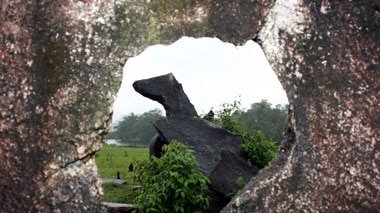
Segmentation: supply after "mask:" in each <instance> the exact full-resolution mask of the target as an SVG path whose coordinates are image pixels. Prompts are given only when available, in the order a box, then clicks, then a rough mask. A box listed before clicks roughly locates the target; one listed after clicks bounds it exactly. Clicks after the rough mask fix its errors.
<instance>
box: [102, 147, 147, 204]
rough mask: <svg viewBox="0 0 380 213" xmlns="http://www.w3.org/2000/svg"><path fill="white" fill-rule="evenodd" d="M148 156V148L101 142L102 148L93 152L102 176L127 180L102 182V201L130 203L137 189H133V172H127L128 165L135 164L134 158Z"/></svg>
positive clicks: (141, 158)
mask: <svg viewBox="0 0 380 213" xmlns="http://www.w3.org/2000/svg"><path fill="white" fill-rule="evenodd" d="M148 157H149V149H148V148H137V147H136V148H135V147H123V146H116V145H107V144H103V148H102V149H101V150H100V151H99V152H97V153H96V154H95V161H96V165H97V167H98V171H99V173H100V176H101V177H102V178H116V177H117V172H120V178H121V179H125V180H127V184H123V185H120V184H114V183H104V184H103V190H104V201H106V202H115V203H132V202H133V199H134V197H135V196H136V193H137V191H136V190H133V188H132V187H133V185H135V183H134V182H133V175H134V173H133V172H129V170H128V167H129V165H130V164H131V163H132V164H134V165H135V164H136V162H135V161H136V160H143V159H147V158H148Z"/></svg>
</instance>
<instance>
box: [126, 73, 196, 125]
mask: <svg viewBox="0 0 380 213" xmlns="http://www.w3.org/2000/svg"><path fill="white" fill-rule="evenodd" d="M133 88H134V89H135V90H136V91H137V92H138V93H140V94H141V95H143V96H145V97H147V98H150V99H152V100H154V101H157V102H159V103H160V104H162V106H163V107H164V109H165V111H166V117H184V116H186V117H191V118H193V117H195V116H197V112H196V111H195V108H194V106H193V104H192V103H191V102H190V100H189V98H188V97H187V95H186V94H185V92H184V91H183V88H182V85H181V84H180V83H178V81H177V80H176V79H175V77H174V75H173V74H172V73H169V74H167V75H162V76H158V77H154V78H149V79H144V80H139V81H135V82H134V83H133Z"/></svg>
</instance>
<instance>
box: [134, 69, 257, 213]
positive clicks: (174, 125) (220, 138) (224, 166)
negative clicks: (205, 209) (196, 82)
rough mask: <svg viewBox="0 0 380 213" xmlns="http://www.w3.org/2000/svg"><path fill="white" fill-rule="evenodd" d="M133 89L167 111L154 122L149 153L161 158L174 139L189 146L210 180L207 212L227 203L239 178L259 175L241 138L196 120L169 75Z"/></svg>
mask: <svg viewBox="0 0 380 213" xmlns="http://www.w3.org/2000/svg"><path fill="white" fill-rule="evenodd" d="M133 87H134V88H135V90H136V91H137V92H139V93H140V94H142V95H143V96H145V97H147V98H150V99H153V100H156V101H158V102H159V103H161V104H162V105H163V106H164V108H165V109H166V114H167V117H166V118H163V119H160V120H158V121H154V122H153V125H154V126H155V128H156V129H157V132H158V134H156V135H155V136H154V137H153V138H152V141H151V145H150V154H151V155H154V156H156V157H160V156H161V152H162V147H163V146H164V145H165V144H169V143H170V142H171V141H173V140H177V141H181V142H183V143H186V144H187V145H189V146H190V147H192V148H193V149H194V151H195V156H196V159H197V161H198V163H199V170H200V171H201V172H202V173H203V174H205V175H206V176H208V177H209V178H210V181H211V185H210V191H209V194H210V196H211V197H212V200H211V210H210V211H209V212H219V211H220V210H221V209H222V208H223V207H224V206H225V205H226V204H227V202H228V200H229V199H228V198H227V197H228V196H229V195H231V194H233V193H236V192H237V191H238V190H239V186H238V185H237V184H236V180H237V179H238V178H239V177H242V178H244V179H245V180H246V182H248V180H250V179H251V178H252V177H253V176H254V175H256V174H257V172H258V171H257V168H256V167H251V166H249V165H248V163H247V156H246V154H245V153H244V152H243V150H242V149H241V147H240V145H241V144H242V140H241V138H240V137H238V136H235V135H233V134H231V133H229V132H227V131H225V130H224V129H222V128H221V127H219V126H216V125H215V124H214V123H211V122H209V121H206V120H203V119H198V118H196V117H195V116H197V113H196V111H195V108H194V106H193V105H192V104H191V103H190V101H189V99H188V98H187V95H186V94H185V92H184V91H183V89H182V86H181V84H180V83H178V82H177V80H176V79H175V77H174V75H173V74H171V73H170V74H167V75H162V76H158V77H153V78H149V79H144V80H139V81H136V82H134V83H133ZM211 112H212V111H211ZM211 112H210V113H209V114H210V115H209V116H210V117H211V114H213V112H212V113H211Z"/></svg>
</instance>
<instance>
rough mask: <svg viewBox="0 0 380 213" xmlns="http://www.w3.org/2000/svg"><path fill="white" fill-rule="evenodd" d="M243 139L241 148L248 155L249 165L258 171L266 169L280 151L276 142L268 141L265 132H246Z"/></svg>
mask: <svg viewBox="0 0 380 213" xmlns="http://www.w3.org/2000/svg"><path fill="white" fill-rule="evenodd" d="M242 138H243V141H244V143H243V144H242V145H241V148H242V149H243V150H244V151H245V152H246V153H247V154H248V156H249V160H248V161H249V163H252V164H254V165H255V166H257V168H258V169H262V168H264V167H266V166H267V165H268V164H269V163H270V162H271V161H272V159H273V158H275V157H276V155H277V152H276V151H277V149H278V146H277V145H276V142H272V141H268V140H266V139H265V136H264V133H263V132H261V131H250V132H245V133H244V134H243V135H242Z"/></svg>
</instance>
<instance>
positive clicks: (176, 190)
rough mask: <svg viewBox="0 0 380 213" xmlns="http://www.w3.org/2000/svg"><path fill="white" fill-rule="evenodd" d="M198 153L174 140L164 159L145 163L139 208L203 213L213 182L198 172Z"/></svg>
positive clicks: (139, 169) (140, 174)
mask: <svg viewBox="0 0 380 213" xmlns="http://www.w3.org/2000/svg"><path fill="white" fill-rule="evenodd" d="M198 166H199V165H198V163H197V161H196V159H195V155H194V151H193V150H192V149H191V148H190V147H188V146H187V145H185V144H183V143H181V142H178V141H172V142H171V143H170V144H169V145H165V146H164V147H163V154H162V156H161V157H160V158H156V157H151V158H150V159H149V160H144V161H141V162H140V163H139V164H138V166H137V168H136V176H135V177H136V180H137V182H139V183H140V184H141V185H142V189H141V194H140V195H139V196H138V197H137V199H136V206H137V208H138V210H139V211H141V212H203V211H205V210H207V209H208V207H209V202H210V199H209V197H208V196H206V195H205V192H206V190H207V189H208V184H210V181H209V179H208V178H207V177H206V176H204V175H203V173H201V172H200V171H198V170H197V168H198Z"/></svg>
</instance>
